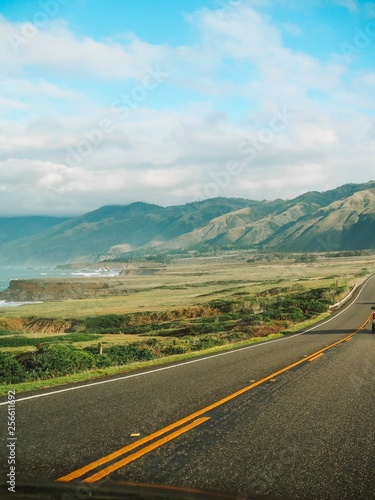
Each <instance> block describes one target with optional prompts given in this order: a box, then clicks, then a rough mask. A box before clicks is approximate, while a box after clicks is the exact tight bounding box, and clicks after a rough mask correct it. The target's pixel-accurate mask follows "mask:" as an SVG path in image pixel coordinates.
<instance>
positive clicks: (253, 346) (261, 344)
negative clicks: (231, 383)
mask: <svg viewBox="0 0 375 500" xmlns="http://www.w3.org/2000/svg"><path fill="white" fill-rule="evenodd" d="M374 276H375V275H373V276H370V277H369V278H367V280H366V281H365V282H364V284H363V286H362V288H361V289H360V291H359V293H358V295H357V299H358V297H359V296H360V295H361V293H362V291H363V289H364V288H365V286H366V285H367V284H368V282H369V281H370V280H371V279H372V278H373V277H374ZM355 303H356V301H353V302H351V303H350V304H349V305H348V306H347V307H345V309H343V310H342V311H340V312H339V313H338V314H335V316H333V317H332V318H329V319H327V320H326V321H323V323H319V324H317V325H315V326H312V327H311V328H308V329H307V330H304V331H303V332H300V333H295V334H294V335H288V337H283V338H281V339H275V340H269V341H268V342H261V343H260V344H255V345H249V346H246V347H240V348H239V349H233V350H231V351H227V352H221V353H219V354H213V355H211V356H206V357H203V358H199V359H193V360H190V361H185V362H184V363H178V364H176V365H171V366H163V367H161V368H155V369H154V370H148V371H146V372H141V373H133V374H131V375H124V376H123V377H117V378H113V379H107V380H101V381H99V382H92V383H90V384H84V385H77V386H74V387H67V388H65V389H58V390H57V391H50V392H45V393H43V394H35V395H34V396H26V397H24V398H19V399H17V400H16V401H17V403H19V402H20V401H26V400H28V399H36V398H43V397H45V396H52V395H53V394H60V393H62V392H67V391H76V390H78V389H85V388H86V387H93V386H94V385H101V384H109V383H113V382H118V381H119V380H126V379H128V378H133V377H142V376H144V375H150V374H152V373H157V372H161V371H164V370H171V369H173V368H178V367H180V366H185V365H191V364H193V363H199V362H201V361H207V360H210V359H213V358H218V357H219V356H227V355H229V354H234V353H236V352H238V351H245V350H247V349H254V348H256V347H262V346H265V345H269V344H272V343H273V342H281V341H285V340H290V339H292V338H294V337H299V336H300V335H303V334H305V333H307V332H311V330H314V329H315V328H318V327H320V326H323V325H325V324H326V323H329V322H330V321H332V320H333V319H335V318H337V316H340V314H342V313H344V312H345V311H346V310H348V309H349V307H351V306H352V305H353V304H355ZM7 404H8V401H4V402H2V403H0V406H3V405H7Z"/></svg>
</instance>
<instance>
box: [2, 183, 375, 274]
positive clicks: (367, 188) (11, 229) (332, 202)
mask: <svg viewBox="0 0 375 500" xmlns="http://www.w3.org/2000/svg"><path fill="white" fill-rule="evenodd" d="M374 229H375V181H370V182H367V183H363V184H346V185H344V186H341V187H338V188H336V189H332V190H329V191H325V192H317V191H311V192H307V193H305V194H302V195H300V196H298V197H297V198H294V199H292V200H282V199H277V200H273V201H266V200H263V201H254V200H247V199H242V198H212V199H207V200H203V201H199V202H194V203H188V204H186V205H179V206H170V207H161V206H158V205H152V204H147V203H141V202H137V203H132V204H130V205H124V206H118V205H114V206H105V207H102V208H99V209H97V210H94V211H92V212H89V213H87V214H84V215H82V216H79V217H73V218H60V219H59V218H53V217H24V218H22V217H21V218H20V217H17V218H12V217H10V218H0V234H1V231H2V232H3V235H5V236H3V238H2V239H0V264H1V265H5V264H6V265H35V264H63V263H70V262H82V263H83V262H95V261H102V260H108V259H121V258H125V257H126V256H129V255H134V254H135V253H136V252H142V253H143V254H144V253H158V252H167V251H170V250H188V249H197V248H198V249H200V248H209V247H215V248H249V249H259V250H264V251H267V250H268V251H285V252H319V251H321V252H323V251H339V250H340V251H342V250H362V249H370V248H372V249H374V248H375V230H374Z"/></svg>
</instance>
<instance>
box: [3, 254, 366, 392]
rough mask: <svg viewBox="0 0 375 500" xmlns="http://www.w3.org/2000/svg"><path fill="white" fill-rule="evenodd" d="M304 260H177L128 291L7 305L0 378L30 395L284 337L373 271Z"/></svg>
mask: <svg viewBox="0 0 375 500" xmlns="http://www.w3.org/2000/svg"><path fill="white" fill-rule="evenodd" d="M306 259H307V260H309V261H308V262H301V256H290V255H289V256H286V257H284V258H280V257H275V256H274V258H273V259H271V258H270V257H269V256H261V255H259V256H255V257H254V255H251V254H249V253H247V252H237V253H227V254H222V255H220V256H219V257H211V258H208V257H204V258H184V259H175V261H174V262H173V263H171V264H170V265H167V266H165V265H162V266H160V267H159V269H158V272H157V273H155V274H154V275H150V276H143V275H142V276H137V275H130V276H124V277H123V278H122V279H123V280H124V283H125V285H126V288H127V289H128V291H129V293H127V294H126V295H122V296H113V297H106V298H93V299H84V300H67V301H62V302H46V303H43V304H29V305H25V306H21V307H18V308H8V309H6V308H4V309H3V310H1V311H0V372H1V369H3V371H4V373H5V372H6V373H7V374H8V375H7V377H8V378H7V377H5V376H4V377H3V379H2V380H0V382H6V381H8V382H9V381H11V382H13V383H17V382H18V381H20V382H21V385H18V384H17V387H18V389H19V390H28V389H29V388H36V387H41V386H45V385H50V384H52V385H54V384H56V383H64V382H68V381H73V380H85V379H87V378H92V377H97V376H102V375H104V374H113V373H119V372H122V371H123V370H129V369H131V367H133V368H134V367H138V366H140V365H139V363H146V365H147V366H148V365H149V364H153V363H157V364H160V363H163V362H168V361H170V360H172V359H175V358H176V356H177V358H176V359H180V358H181V359H184V358H185V357H190V356H196V355H197V353H202V352H214V351H215V350H222V349H228V348H232V347H234V346H240V345H246V344H247V343H249V342H259V341H263V340H268V339H271V338H278V337H281V336H283V335H286V334H289V333H291V332H293V331H296V330H298V329H301V328H303V327H305V326H307V325H309V324H311V323H312V322H314V321H317V320H318V319H320V318H322V317H325V316H327V315H328V314H329V312H328V305H329V304H333V303H334V302H336V301H338V300H340V299H341V298H342V297H343V296H345V295H346V294H347V293H348V291H349V290H350V288H351V286H352V285H353V284H354V283H357V284H358V283H360V282H362V281H363V280H364V279H366V277H367V276H369V275H370V274H372V273H373V272H374V256H360V257H326V256H318V257H313V258H311V257H306ZM154 267H156V266H155V265H154ZM83 279H85V278H83ZM103 279H106V278H103ZM67 286H69V281H67ZM7 325H8V327H9V329H7V328H6V326H7ZM56 328H57V330H56ZM99 344H101V348H102V350H103V352H102V353H99ZM2 353H3V354H2ZM146 365H145V366H146ZM142 366H143V364H142ZM0 378H1V377H0ZM40 379H42V380H40ZM30 384H31V385H30ZM33 384H34V385H33ZM43 384H44V385H43ZM6 387H9V385H8V384H6V383H5V384H3V385H2V388H3V389H4V390H5V388H6Z"/></svg>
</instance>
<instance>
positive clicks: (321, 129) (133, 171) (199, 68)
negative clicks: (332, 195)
mask: <svg viewBox="0 0 375 500" xmlns="http://www.w3.org/2000/svg"><path fill="white" fill-rule="evenodd" d="M0 58H1V62H2V64H1V67H0V72H1V76H2V78H1V80H0V109H1V110H2V113H1V115H0V191H1V194H2V196H1V197H0V215H20V214H56V215H75V214H81V213H84V212H87V211H89V210H92V209H95V208H97V207H98V206H102V205H106V204H127V203H131V202H133V201H139V200H141V201H145V202H150V203H158V204H161V205H171V204H181V203H185V202H189V201H195V200H200V199H205V198H210V197H214V196H227V197H231V196H233V197H244V198H250V199H264V198H266V199H273V198H276V197H282V198H292V197H294V196H297V195H299V194H301V193H303V192H306V191H309V190H326V189H330V188H333V187H336V186H338V185H341V184H344V183H347V182H365V181H367V180H370V179H373V178H374V174H373V166H372V158H373V157H374V153H375V100H374V95H375V93H374V90H375V71H374V61H375V2H367V1H358V0H332V1H330V2H326V1H323V0H298V1H297V0H279V1H278V2H274V1H271V0H210V1H208V0H206V1H205V0H178V1H177V0H176V1H173V2H172V1H170V0H136V1H134V0H106V2H103V1H102V0H37V1H26V0H2V2H1V4H0Z"/></svg>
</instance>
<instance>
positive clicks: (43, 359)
mask: <svg viewBox="0 0 375 500" xmlns="http://www.w3.org/2000/svg"><path fill="white" fill-rule="evenodd" d="M95 366H96V365H95V357H94V356H93V355H92V354H90V353H88V352H85V351H83V350H81V349H76V348H75V347H73V346H70V345H64V344H55V345H50V346H48V348H47V349H46V350H45V351H44V352H43V353H42V354H40V355H38V356H36V360H35V372H36V373H38V374H40V376H41V377H43V378H45V377H46V376H47V377H48V378H49V377H56V376H60V375H68V374H71V373H77V372H80V371H85V370H90V369H92V368H95Z"/></svg>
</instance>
